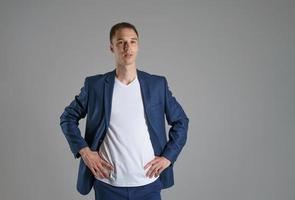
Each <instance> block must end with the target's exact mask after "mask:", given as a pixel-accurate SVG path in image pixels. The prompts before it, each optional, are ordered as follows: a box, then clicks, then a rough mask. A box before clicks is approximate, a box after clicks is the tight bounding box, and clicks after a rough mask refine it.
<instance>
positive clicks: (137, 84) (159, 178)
mask: <svg viewBox="0 0 295 200" xmlns="http://www.w3.org/2000/svg"><path fill="white" fill-rule="evenodd" d="M138 49H139V35H138V32H137V30H136V28H135V27H134V25H132V24H130V23H127V22H122V23H118V24H116V25H114V26H113V27H112V28H111V31H110V50H111V52H112V53H113V54H114V57H115V62H116V68H115V69H114V70H112V71H110V72H107V73H105V74H97V75H93V76H89V77H86V78H85V81H84V86H83V87H82V88H81V91H80V94H79V95H76V96H75V99H74V100H73V101H72V102H71V103H70V104H69V105H68V106H67V107H66V108H65V109H64V112H63V113H62V115H61V116H60V126H61V128H62V131H63V133H64V135H65V137H66V139H67V141H68V143H69V146H70V149H71V151H72V153H73V155H74V157H75V158H79V157H82V159H80V165H79V172H78V181H77V190H78V191H79V192H80V193H81V194H83V195H86V194H88V193H89V192H90V190H91V188H92V187H93V188H94V192H95V199H96V200H121V199H122V200H123V199H126V200H127V199H133V200H137V199H145V200H160V199H161V195H160V192H161V189H165V188H168V187H171V186H172V185H173V184H174V177H173V164H174V162H175V161H176V159H177V157H178V155H179V154H180V152H181V150H182V148H183V146H184V145H185V143H186V139H187V130H188V122H189V119H188V117H187V116H186V114H185V112H184V110H183V109H182V107H181V105H180V104H179V103H178V102H177V100H176V99H175V97H174V96H172V93H171V91H170V90H169V86H168V83H167V80H166V78H165V77H164V76H159V75H152V74H149V73H146V72H144V71H141V70H138V69H137V66H136V57H137V53H138ZM86 114H87V119H86V128H85V129H86V130H85V138H83V137H82V136H81V133H80V130H79V128H78V125H79V120H80V119H81V118H84V117H85V116H86ZM165 116H166V119H167V122H168V124H169V125H171V127H170V129H169V140H168V141H167V137H166V130H165Z"/></svg>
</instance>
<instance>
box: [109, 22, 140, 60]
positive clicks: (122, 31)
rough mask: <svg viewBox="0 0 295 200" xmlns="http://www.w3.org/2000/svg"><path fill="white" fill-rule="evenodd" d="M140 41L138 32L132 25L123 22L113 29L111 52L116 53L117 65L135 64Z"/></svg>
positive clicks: (111, 33) (111, 32)
mask: <svg viewBox="0 0 295 200" xmlns="http://www.w3.org/2000/svg"><path fill="white" fill-rule="evenodd" d="M138 40H139V36H138V32H137V30H136V28H135V26H134V25H132V24H130V23H127V22H121V23H118V24H115V25H114V26H113V27H112V28H111V31H110V50H111V52H112V53H114V56H115V59H116V63H117V64H120V65H132V64H135V59H136V56H137V52H138Z"/></svg>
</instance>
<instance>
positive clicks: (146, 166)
mask: <svg viewBox="0 0 295 200" xmlns="http://www.w3.org/2000/svg"><path fill="white" fill-rule="evenodd" d="M155 161H156V160H155V159H153V160H151V161H150V162H148V163H147V164H146V165H145V166H144V169H147V168H149V166H151V165H153V164H154V163H155Z"/></svg>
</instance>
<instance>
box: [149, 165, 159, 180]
mask: <svg viewBox="0 0 295 200" xmlns="http://www.w3.org/2000/svg"><path fill="white" fill-rule="evenodd" d="M158 169H159V167H155V168H154V169H153V171H152V172H151V174H150V176H149V177H150V178H152V177H153V176H155V177H156V173H157V172H158Z"/></svg>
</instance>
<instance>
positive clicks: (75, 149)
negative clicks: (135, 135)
mask: <svg viewBox="0 0 295 200" xmlns="http://www.w3.org/2000/svg"><path fill="white" fill-rule="evenodd" d="M115 73H116V71H115V69H114V70H112V71H110V72H108V73H105V74H97V75H93V76H89V77H86V78H85V81H84V86H83V87H82V88H81V91H80V94H79V95H76V96H75V98H74V100H73V101H72V102H71V103H70V104H69V105H68V106H66V107H65V109H64V111H63V113H62V114H61V116H60V126H61V129H62V132H63V134H64V135H65V137H66V140H67V142H68V143H69V146H70V149H71V151H72V153H73V155H74V157H75V158H80V157H81V155H80V154H79V150H80V149H81V148H84V147H86V146H89V148H90V149H91V150H92V151H96V150H98V149H99V146H100V144H101V143H102V141H103V139H104V136H105V134H106V131H107V128H108V126H109V121H110V113H111V105H112V94H113V86H114V80H115ZM137 77H138V80H139V83H140V88H141V94H142V98H143V104H144V111H145V115H146V118H147V125H148V130H149V135H150V139H151V142H152V146H153V149H154V152H155V155H156V156H164V157H166V158H167V159H169V160H170V161H171V165H170V166H169V167H167V168H166V169H165V170H164V171H162V173H161V174H160V180H161V182H162V185H163V189H165V188H168V187H171V186H172V185H173V184H174V177H173V164H174V162H175V161H176V159H177V157H178V155H179V153H180V151H181V150H182V148H183V146H184V145H185V143H186V140H187V130H188V122H189V119H188V117H187V116H186V114H185V112H184V110H183V109H182V107H181V105H180V104H179V103H178V102H177V100H176V99H175V97H174V96H172V93H171V91H170V90H169V87H168V83H167V80H166V78H165V77H164V76H158V75H152V74H149V73H146V72H144V71H141V70H138V69H137ZM86 115H87V118H86V127H85V137H84V138H83V137H82V136H81V132H80V129H79V128H78V125H79V120H80V119H81V118H84V117H85V116H86ZM165 116H166V120H167V122H168V124H169V125H170V126H171V127H170V129H169V134H168V136H169V140H168V141H167V137H166V130H165ZM94 179H95V177H94V176H93V174H92V172H91V171H90V169H89V168H88V167H87V166H86V165H85V163H84V161H83V159H80V164H79V171H78V180H77V185H76V187H77V190H78V191H79V192H80V193H81V194H82V195H86V194H88V193H89V192H90V190H91V188H92V186H93V181H94Z"/></svg>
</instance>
